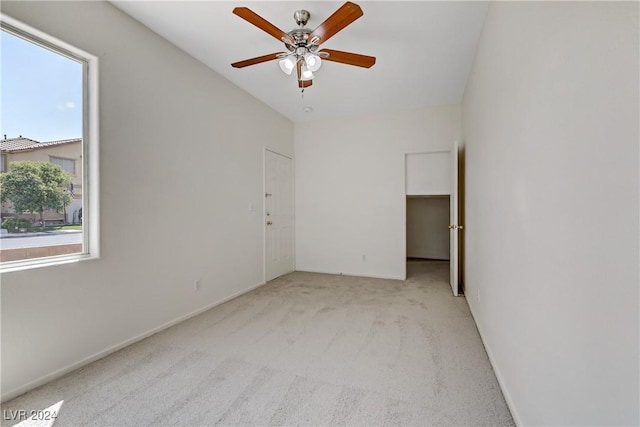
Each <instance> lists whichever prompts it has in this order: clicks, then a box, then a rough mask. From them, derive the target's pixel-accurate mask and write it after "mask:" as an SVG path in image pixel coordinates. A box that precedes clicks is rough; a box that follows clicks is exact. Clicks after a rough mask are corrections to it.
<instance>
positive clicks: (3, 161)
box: [0, 154, 7, 172]
mask: <svg viewBox="0 0 640 427" xmlns="http://www.w3.org/2000/svg"><path fill="white" fill-rule="evenodd" d="M6 170H7V155H6V154H0V172H6Z"/></svg>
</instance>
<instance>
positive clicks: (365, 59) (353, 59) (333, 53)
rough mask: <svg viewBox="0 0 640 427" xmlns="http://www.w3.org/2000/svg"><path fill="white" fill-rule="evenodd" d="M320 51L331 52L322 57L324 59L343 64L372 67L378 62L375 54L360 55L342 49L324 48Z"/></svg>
mask: <svg viewBox="0 0 640 427" xmlns="http://www.w3.org/2000/svg"><path fill="white" fill-rule="evenodd" d="M320 52H326V53H328V54H329V56H327V57H324V56H323V57H322V60H323V61H333V62H340V63H342V64H348V65H355V66H356V67H363V68H371V67H373V64H375V63H376V57H375V56H367V55H360V54H358V53H351V52H342V51H340V50H331V49H322V50H321V51H320ZM320 52H319V53H320Z"/></svg>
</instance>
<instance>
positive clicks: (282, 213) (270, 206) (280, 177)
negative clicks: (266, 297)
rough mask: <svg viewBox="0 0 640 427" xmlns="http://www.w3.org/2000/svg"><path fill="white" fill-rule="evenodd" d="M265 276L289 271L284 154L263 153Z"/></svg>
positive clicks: (288, 163)
mask: <svg viewBox="0 0 640 427" xmlns="http://www.w3.org/2000/svg"><path fill="white" fill-rule="evenodd" d="M264 174H265V200H264V206H265V244H266V247H265V279H266V280H267V281H269V280H272V279H275V278H276V277H279V276H282V275H283V274H286V273H289V272H291V271H293V167H292V160H291V159H290V158H288V157H285V156H282V155H280V154H277V153H274V152H272V151H269V150H266V152H265V171H264Z"/></svg>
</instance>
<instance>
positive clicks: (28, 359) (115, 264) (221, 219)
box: [2, 2, 293, 398]
mask: <svg viewBox="0 0 640 427" xmlns="http://www.w3.org/2000/svg"><path fill="white" fill-rule="evenodd" d="M2 9H3V10H2V11H3V13H6V14H8V15H10V16H12V17H14V18H16V19H19V20H21V21H23V22H25V23H27V24H29V25H32V26H34V27H36V28H38V29H40V30H43V31H45V32H47V33H49V34H51V35H53V36H55V37H58V38H60V39H62V40H64V41H67V42H69V43H71V44H73V45H75V46H77V47H79V48H81V49H83V50H85V51H88V52H90V53H93V54H95V55H97V56H98V57H99V58H100V119H101V122H100V138H101V139H100V144H101V147H100V163H101V186H102V188H101V190H102V191H101V209H102V212H101V219H102V224H101V227H102V228H101V230H102V242H101V246H102V251H101V254H102V258H101V259H99V260H96V261H86V262H80V263H76V264H67V265H63V266H59V267H53V268H39V269H35V270H29V271H22V272H15V273H7V274H3V275H2V392H3V397H4V398H7V397H9V396H11V395H13V394H15V393H16V392H18V391H21V390H24V389H25V387H26V388H28V387H29V385H34V384H37V383H38V381H39V380H42V379H46V378H48V377H47V376H48V375H50V374H52V373H55V372H56V371H58V370H64V369H65V368H67V367H70V366H74V364H75V363H77V362H79V361H82V360H83V359H86V358H91V357H92V356H93V355H96V354H100V353H101V352H103V351H105V350H107V349H109V348H112V347H114V346H118V345H120V344H122V343H124V342H126V341H127V340H130V339H132V338H134V337H136V336H139V335H141V334H145V333H146V332H148V331H151V330H154V329H155V328H158V327H159V326H161V325H163V324H166V323H167V322H171V321H173V320H175V319H178V318H180V317H181V316H185V315H188V314H189V313H192V312H194V311H196V310H198V309H200V308H202V307H206V306H208V305H210V304H213V303H216V302H217V301H220V300H222V299H224V298H227V297H229V296H231V295H233V294H236V293H239V292H243V291H244V290H246V289H248V288H250V287H253V286H255V285H258V284H260V283H261V282H262V281H263V221H262V213H261V209H260V208H259V207H260V206H262V203H263V199H264V197H263V194H262V188H263V184H262V181H263V172H262V170H263V144H265V145H266V146H267V147H269V148H271V149H273V150H275V151H279V152H282V153H284V154H287V155H292V154H293V125H292V123H291V122H289V121H288V120H286V119H285V118H283V117H282V116H280V115H279V114H277V113H275V112H274V111H272V110H271V109H269V108H268V107H266V106H265V105H264V104H262V103H260V102H259V101H257V100H256V99H254V98H252V97H251V96H249V95H248V94H247V93H246V92H244V91H242V90H240V89H238V88H237V87H235V86H234V85H232V84H231V83H230V82H228V81H227V80H225V79H224V78H222V77H220V76H219V75H218V74H216V73H214V72H213V71H211V70H210V69H209V68H207V67H205V66H204V65H203V64H201V63H199V62H198V61H196V60H194V59H192V58H191V57H189V56H187V55H186V54H185V53H183V52H182V51H180V50H178V49H177V48H176V47H174V46H173V45H171V44H170V43H168V42H167V41H165V40H164V39H161V38H160V37H158V36H157V35H155V34H154V33H152V32H151V31H149V30H148V29H146V28H145V27H143V26H142V25H140V24H139V23H137V22H135V21H133V20H132V19H130V18H129V17H127V16H126V15H124V14H123V13H122V12H120V11H119V10H118V9H116V8H114V7H113V6H111V5H109V4H107V3H103V2H80V3H78V2H60V3H58V2H54V3H50V2H43V3H36V2H3V4H2ZM248 123H249V124H250V126H247V124H248ZM251 203H253V204H254V205H255V206H257V207H258V209H256V210H255V211H254V212H250V211H249V205H250V204H251ZM196 279H201V280H202V282H201V289H200V291H199V292H195V291H194V289H193V282H194V280H196ZM58 373H59V372H58Z"/></svg>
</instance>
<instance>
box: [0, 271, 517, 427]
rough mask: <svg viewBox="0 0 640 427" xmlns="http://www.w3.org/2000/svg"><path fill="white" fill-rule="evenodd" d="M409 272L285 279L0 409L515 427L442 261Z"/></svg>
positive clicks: (194, 420)
mask: <svg viewBox="0 0 640 427" xmlns="http://www.w3.org/2000/svg"><path fill="white" fill-rule="evenodd" d="M409 268H410V270H409V273H410V279H408V280H407V281H404V282H403V281H395V280H379V279H366V278H359V277H347V276H334V275H326V274H314V273H303V272H295V273H292V274H288V275H286V276H283V277H281V278H279V279H276V280H274V281H273V282H270V283H268V284H267V285H265V286H263V287H261V288H259V289H257V290H255V291H253V292H250V293H248V294H246V295H244V296H241V297H239V298H236V299H234V300H232V301H230V302H228V303H226V304H223V305H221V306H218V307H216V308H214V309H212V310H209V311H207V312H206V313H203V314H201V315H199V316H197V317H194V318H192V319H190V320H188V321H185V322H183V323H181V324H179V325H176V326H174V327H172V328H170V329H167V330H165V331H163V332H161V333H158V334H156V335H154V336H152V337H150V338H147V339H145V340H143V341H141V342H139V343H136V344H134V345H132V346H129V347H127V348H125V349H123V350H120V351H118V352H116V353H114V354H112V355H110V356H108V357H106V358H104V359H101V360H99V361H97V362H94V363H92V364H90V365H88V366H86V367H84V368H82V369H79V370H77V371H74V372H72V373H70V374H68V375H66V376H65V377H63V378H60V379H58V380H56V381H53V382H51V383H49V384H47V385H44V386H42V387H40V388H38V389H36V390H33V391H31V392H29V393H27V394H25V395H23V396H20V397H18V398H16V399H13V400H12V401H9V402H7V403H6V404H3V405H2V409H3V410H10V409H11V410H16V409H25V410H27V411H29V410H32V409H43V408H46V407H48V406H50V405H51V404H52V403H55V402H58V401H60V400H64V405H63V406H62V409H61V411H60V414H59V416H58V419H57V421H56V423H55V426H56V427H59V426H66V425H73V426H77V425H95V426H129V425H135V426H142V425H184V426H199V425H214V424H218V425H403V426H404V425H491V426H493V425H513V420H512V418H511V415H510V414H509V410H508V409H507V406H506V404H505V401H504V398H503V396H502V393H501V391H500V388H499V386H498V383H497V381H496V378H495V375H494V373H493V370H492V369H491V366H490V364H489V361H488V359H487V355H486V353H485V350H484V347H483V345H482V342H481V341H480V337H479V335H478V332H477V330H476V327H475V324H474V322H473V319H472V318H471V315H470V313H469V308H468V306H467V303H466V301H465V299H464V298H460V297H459V298H456V297H453V296H451V290H450V288H449V285H448V283H447V280H448V263H443V262H431V263H413V262H412V263H409ZM10 424H14V423H10V422H8V421H5V420H3V425H10Z"/></svg>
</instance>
